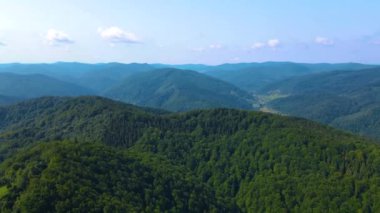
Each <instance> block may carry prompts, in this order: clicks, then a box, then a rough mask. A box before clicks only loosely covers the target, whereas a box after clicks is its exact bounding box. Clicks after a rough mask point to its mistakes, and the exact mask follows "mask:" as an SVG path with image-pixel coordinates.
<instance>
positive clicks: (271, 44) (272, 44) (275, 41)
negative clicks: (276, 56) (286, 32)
mask: <svg viewBox="0 0 380 213" xmlns="http://www.w3.org/2000/svg"><path fill="white" fill-rule="evenodd" d="M267 45H268V47H272V48H276V47H278V46H279V45H280V40H278V39H270V40H268V41H267Z"/></svg>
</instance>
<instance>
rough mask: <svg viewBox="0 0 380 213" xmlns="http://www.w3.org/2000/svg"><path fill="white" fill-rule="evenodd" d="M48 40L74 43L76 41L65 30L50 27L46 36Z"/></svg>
mask: <svg viewBox="0 0 380 213" xmlns="http://www.w3.org/2000/svg"><path fill="white" fill-rule="evenodd" d="M45 38H46V40H47V41H48V42H49V44H51V45H54V44H72V43H74V40H72V39H71V38H70V37H69V35H67V34H66V33H65V32H62V31H58V30H55V29H49V30H48V31H47V33H46V36H45Z"/></svg>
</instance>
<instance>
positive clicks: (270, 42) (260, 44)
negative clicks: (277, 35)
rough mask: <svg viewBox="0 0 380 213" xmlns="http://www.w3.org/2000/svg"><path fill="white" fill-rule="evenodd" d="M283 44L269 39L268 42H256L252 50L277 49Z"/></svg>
mask: <svg viewBox="0 0 380 213" xmlns="http://www.w3.org/2000/svg"><path fill="white" fill-rule="evenodd" d="M280 44H281V42H280V40H278V39H269V40H268V41H266V42H261V41H260V42H255V43H254V44H253V45H252V46H251V48H252V49H262V48H264V47H270V48H276V47H278V46H280Z"/></svg>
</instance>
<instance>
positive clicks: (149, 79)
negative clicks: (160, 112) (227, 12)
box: [104, 69, 253, 111]
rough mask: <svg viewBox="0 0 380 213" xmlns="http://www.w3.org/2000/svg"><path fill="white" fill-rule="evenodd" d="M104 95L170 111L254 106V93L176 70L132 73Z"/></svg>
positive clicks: (198, 74)
mask: <svg viewBox="0 0 380 213" xmlns="http://www.w3.org/2000/svg"><path fill="white" fill-rule="evenodd" d="M104 95H105V96H106V97H110V98H113V99H116V100H121V101H124V102H127V103H132V104H136V105H139V106H148V107H155V108H161V109H166V110H171V111H186V110H191V109H200V108H216V107H227V108H242V109H251V108H252V102H253V97H252V96H251V95H249V94H248V93H246V92H244V91H242V90H240V89H239V88H237V87H235V86H233V85H230V84H228V83H226V82H223V81H220V80H218V79H214V78H211V77H209V76H206V75H203V74H200V73H197V72H194V71H188V70H177V69H158V70H153V71H150V72H143V73H138V74H135V75H132V76H130V77H128V78H127V79H125V81H124V82H123V83H122V84H121V85H119V86H116V87H114V88H112V89H110V90H108V91H107V92H106V93H105V94H104Z"/></svg>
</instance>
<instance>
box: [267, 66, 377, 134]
mask: <svg viewBox="0 0 380 213" xmlns="http://www.w3.org/2000/svg"><path fill="white" fill-rule="evenodd" d="M265 92H266V93H271V92H276V93H282V94H284V95H286V96H287V97H284V98H280V99H277V100H274V101H272V102H270V103H269V104H268V106H269V107H270V108H273V109H275V110H277V111H280V112H282V113H286V114H289V115H296V116H301V117H305V118H308V119H313V120H316V121H320V122H323V123H326V124H331V125H333V126H336V127H339V128H343V129H346V130H349V131H352V132H355V133H360V134H362V135H366V136H370V137H377V138H380V123H379V122H378V120H380V117H379V113H378V109H379V108H380V69H379V68H373V69H366V70H359V71H335V72H329V73H320V74H314V75H310V76H304V77H299V78H293V79H289V80H286V81H283V82H279V83H277V84H273V85H271V86H268V87H267V88H266V89H265Z"/></svg>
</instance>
